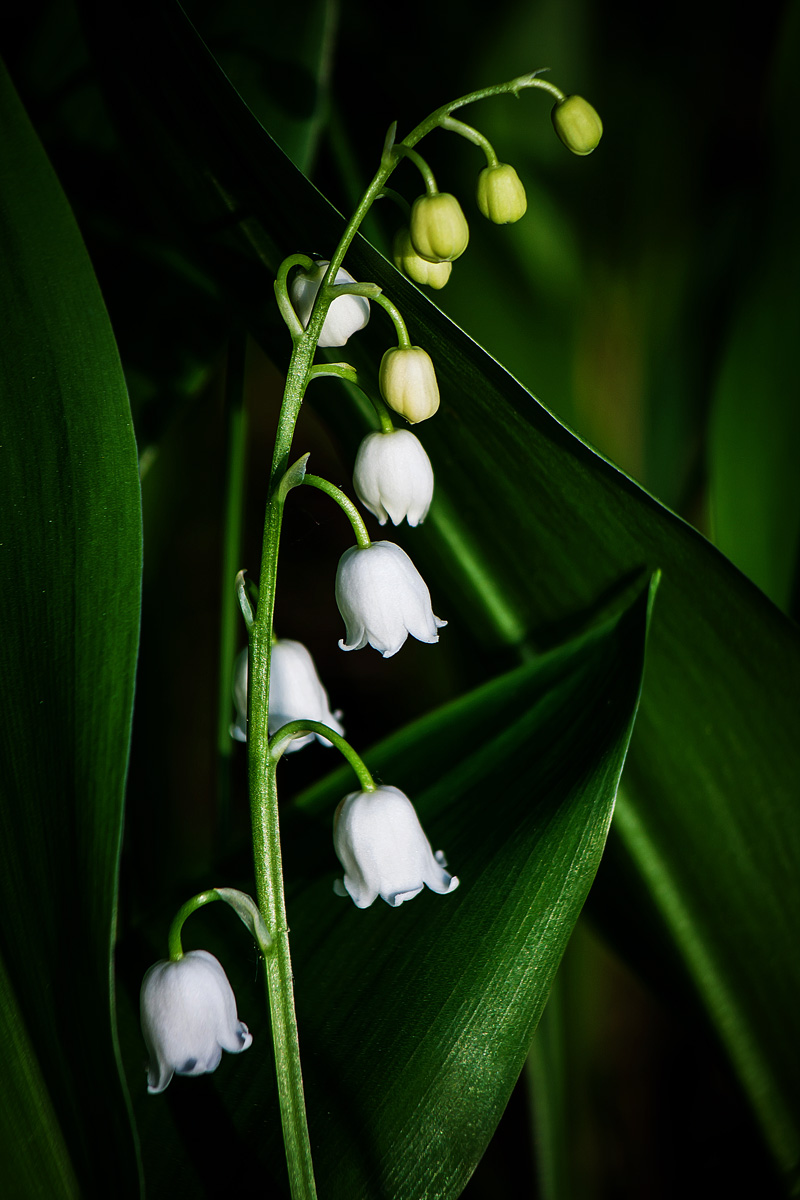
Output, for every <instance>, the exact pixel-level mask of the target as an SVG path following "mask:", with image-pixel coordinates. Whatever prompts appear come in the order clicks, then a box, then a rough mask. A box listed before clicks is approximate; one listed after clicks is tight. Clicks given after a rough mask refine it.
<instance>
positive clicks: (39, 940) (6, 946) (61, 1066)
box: [0, 73, 141, 1195]
mask: <svg viewBox="0 0 800 1200" xmlns="http://www.w3.org/2000/svg"><path fill="white" fill-rule="evenodd" d="M0 140H1V141H2V144H3V158H2V176H1V177H0V206H2V207H0V258H1V259H2V261H3V270H2V272H1V273H0V317H1V318H2V327H3V340H2V357H1V358H0V394H1V395H2V414H3V439H2V441H3V446H2V452H1V454H2V458H1V459H0V512H2V514H3V526H4V528H3V537H2V547H1V548H0V608H2V612H3V636H2V638H0V706H2V712H1V715H0V739H2V746H1V747H0V907H2V912H3V922H2V939H1V941H0V947H1V948H2V956H3V959H4V962H5V969H6V972H7V978H8V983H9V989H13V997H14V1002H15V1004H16V1006H17V1011H18V1015H19V1017H20V1019H21V1020H22V1021H24V1026H25V1028H26V1029H27V1031H28V1037H29V1039H30V1052H31V1054H32V1055H33V1056H34V1058H35V1061H36V1062H37V1063H38V1066H39V1070H40V1072H41V1087H43V1088H44V1089H45V1091H46V1093H47V1094H48V1095H49V1100H50V1103H51V1105H52V1112H51V1114H50V1115H48V1117H47V1120H48V1121H49V1122H50V1125H49V1126H48V1127H49V1128H52V1129H53V1130H54V1132H53V1144H52V1156H53V1160H54V1161H60V1159H61V1157H62V1151H63V1147H62V1146H61V1145H60V1139H59V1137H58V1136H56V1132H55V1130H56V1126H55V1125H54V1124H52V1122H57V1123H58V1125H59V1126H60V1128H61V1131H62V1135H63V1140H64V1142H65V1143H66V1146H67V1148H68V1152H69V1155H70V1158H71V1161H72V1166H73V1169H74V1171H75V1174H76V1176H77V1178H78V1180H79V1181H80V1185H81V1188H82V1190H84V1189H85V1190H87V1191H89V1190H91V1189H92V1184H94V1186H96V1187H97V1188H98V1189H100V1190H102V1188H101V1181H105V1182H106V1184H107V1181H108V1180H109V1179H111V1178H117V1180H118V1182H117V1184H116V1185H115V1190H116V1192H117V1193H118V1194H120V1195H124V1194H131V1193H133V1192H135V1191H136V1190H137V1174H138V1172H137V1167H136V1155H135V1150H134V1143H133V1140H132V1137H131V1130H130V1124H129V1120H128V1116H127V1109H126V1101H125V1096H124V1092H123V1089H122V1085H121V1083H120V1077H119V1072H118V1067H117V1062H116V1057H115V1055H116V1049H115V1047H116V1035H115V1026H114V1016H113V1010H112V1003H111V1002H112V986H111V975H110V967H111V954H112V948H113V939H114V931H115V922H116V895H117V870H118V859H119V849H120V839H121V832H122V811H123V790H124V781H125V771H126V766H127V755H128V743H129V738H130V723H131V710H132V701H133V683H134V671H135V662H136V652H137V644H138V630H139V595H140V580H141V515H140V498H139V487H138V470H137V462H136V448H135V444H134V439H133V432H132V427H131V421H130V412H129V409H128V403H127V395H126V391H125V384H124V380H123V377H122V371H121V368H120V364H119V358H118V356H117V352H116V346H115V344H114V339H113V336H112V334H111V328H110V325H109V323H108V318H107V316H106V313H105V309H104V308H103V303H102V300H101V297H100V293H99V290H98V287H97V283H96V280H95V278H94V275H93V273H92V269H91V265H90V263H89V260H88V257H87V256H86V251H85V249H84V246H83V242H82V241H81V238H80V234H79V233H78V230H77V228H76V226H75V223H74V220H73V218H72V214H71V212H70V210H69V207H68V205H67V202H66V200H65V198H64V196H63V193H62V192H61V189H60V187H59V185H58V182H57V180H56V178H55V176H54V174H53V172H52V170H51V168H50V166H49V164H48V162H47V160H46V158H45V156H44V153H43V152H42V149H41V147H40V146H39V143H38V141H37V139H36V136H35V134H34V132H33V130H32V128H31V126H30V125H29V123H28V120H27V117H26V116H25V113H24V112H23V110H22V108H21V106H20V104H19V101H18V99H17V97H16V95H15V94H14V91H13V88H12V86H11V84H10V82H9V80H8V78H7V76H6V75H5V73H3V74H2V77H1V78H0ZM31 1087H32V1092H31V1103H32V1104H33V1103H36V1099H35V1097H36V1094H37V1091H36V1089H37V1088H38V1087H39V1084H38V1083H36V1081H34V1082H33V1083H32V1085H31ZM16 1104H17V1101H16V1100H15V1097H14V1092H13V1091H12V1090H8V1091H4V1094H3V1100H2V1121H3V1126H4V1127H5V1129H6V1130H9V1129H10V1130H13V1128H14V1122H15V1120H16V1116H17V1112H16ZM44 1129H45V1126H42V1127H40V1133H42V1136H45V1134H44V1132H43V1130H44ZM6 1161H7V1160H6ZM49 1167H50V1164H48V1161H47V1159H46V1158H44V1157H43V1158H42V1160H41V1171H42V1174H41V1182H42V1188H45V1189H46V1186H47V1180H48V1179H49V1178H50V1176H49ZM30 1169H31V1171H32V1172H33V1173H35V1172H36V1170H37V1163H36V1162H32V1163H31V1166H30ZM42 1194H43V1193H42Z"/></svg>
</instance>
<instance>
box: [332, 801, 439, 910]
mask: <svg viewBox="0 0 800 1200" xmlns="http://www.w3.org/2000/svg"><path fill="white" fill-rule="evenodd" d="M333 845H334V848H335V850H336V856H337V858H338V859H339V861H340V862H341V864H342V866H343V867H344V872H345V874H344V887H345V890H346V891H347V893H348V895H349V896H350V897H351V899H352V900H353V901H354V902H355V903H356V904H357V905H358V907H359V908H369V906H370V904H372V902H373V900H375V899H376V898H377V897H378V896H381V897H382V899H384V900H385V901H386V903H387V904H391V906H392V907H393V908H397V906H398V905H399V904H402V903H403V901H404V900H413V898H414V896H417V895H418V894H419V893H420V892H421V891H422V889H423V887H424V886H425V885H426V884H427V886H428V887H429V888H430V889H431V891H433V892H438V893H439V894H440V895H447V894H448V893H449V892H454V891H455V889H456V888H457V887H458V879H457V878H456V877H455V876H454V875H450V874H449V872H448V871H447V870H445V868H446V866H447V863H446V861H445V857H444V854H443V853H442V851H441V850H437V851H436V853H435V854H434V852H433V850H432V849H431V844H430V842H429V841H428V839H427V838H426V836H425V833H424V831H423V828H422V826H421V825H420V823H419V817H418V816H417V814H416V811H415V809H414V805H413V804H412V803H411V801H410V800H409V798H408V796H406V795H405V793H404V792H401V791H400V789H399V788H396V787H379V788H376V789H375V791H374V792H351V793H350V795H349V796H345V798H344V800H342V802H341V804H340V805H339V807H338V808H337V810H336V815H335V816H334V819H333Z"/></svg>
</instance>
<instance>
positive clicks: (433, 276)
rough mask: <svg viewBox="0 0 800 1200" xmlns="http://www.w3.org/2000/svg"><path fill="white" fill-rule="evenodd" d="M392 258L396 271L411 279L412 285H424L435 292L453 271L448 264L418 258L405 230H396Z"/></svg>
mask: <svg viewBox="0 0 800 1200" xmlns="http://www.w3.org/2000/svg"><path fill="white" fill-rule="evenodd" d="M392 257H393V258H394V265H395V266H396V267H397V269H398V271H402V272H403V274H405V275H407V276H408V278H409V279H413V280H414V283H425V284H427V285H428V287H432V288H436V289H437V291H438V290H439V288H443V287H444V285H445V284H446V283H447V281H448V279H449V278H450V272H451V271H452V269H453V267H452V264H451V263H449V262H438V263H432V262H428V260H427V259H425V258H420V256H419V255H418V254H417V252H416V250H415V249H414V243H413V242H412V241H411V234H410V233H409V232H408V230H407V229H398V231H397V233H396V234H395V238H394V247H393V250H392Z"/></svg>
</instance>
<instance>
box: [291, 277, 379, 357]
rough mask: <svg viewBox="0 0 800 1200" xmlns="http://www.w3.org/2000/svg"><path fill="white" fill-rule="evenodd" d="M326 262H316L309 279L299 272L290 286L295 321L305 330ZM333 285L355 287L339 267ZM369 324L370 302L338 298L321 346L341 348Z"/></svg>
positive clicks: (323, 327) (321, 338)
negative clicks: (343, 284)
mask: <svg viewBox="0 0 800 1200" xmlns="http://www.w3.org/2000/svg"><path fill="white" fill-rule="evenodd" d="M329 266H330V263H329V262H318V263H317V264H316V266H315V267H314V270H313V271H310V272H309V274H308V275H306V274H304V273H303V272H302V271H301V272H299V273H298V274H297V275H295V277H294V279H293V280H292V282H291V284H290V286H289V297H290V299H291V301H292V305H293V307H294V311H295V312H296V313H297V319H298V320H299V322H300V324H301V325H302V326H303V328H304V329H305V328H306V327H307V325H308V322H309V321H310V319H311V310H312V308H313V307H314V301H315V300H316V298H317V292H318V291H319V289H320V288H321V287H322V281H323V279H324V278H325V273H326V272H327V270H328V267H329ZM336 283H355V279H354V278H353V276H352V275H351V274H350V273H349V271H345V269H344V267H340V268H339V270H338V271H337V272H336ZM368 320H369V300H367V298H366V296H337V298H336V299H335V300H334V301H333V303H332V304H331V306H330V308H329V309H328V315H327V316H326V318H325V321H324V323H323V326H322V332H321V333H320V335H319V343H318V344H319V345H320V346H323V347H325V346H344V344H345V343H346V342H347V339H348V338H349V337H350V335H351V334H353V333H357V332H358V330H359V329H363V328H364V326H365V325H366V323H367V321H368Z"/></svg>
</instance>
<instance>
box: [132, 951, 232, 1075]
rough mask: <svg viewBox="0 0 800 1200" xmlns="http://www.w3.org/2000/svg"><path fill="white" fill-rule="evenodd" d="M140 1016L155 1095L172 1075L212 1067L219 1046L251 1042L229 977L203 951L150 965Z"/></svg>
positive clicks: (226, 1047) (202, 1071) (229, 1047)
mask: <svg viewBox="0 0 800 1200" xmlns="http://www.w3.org/2000/svg"><path fill="white" fill-rule="evenodd" d="M141 1020H142V1033H143V1034H144V1040H145V1043H146V1044H147V1051H148V1054H149V1055H150V1064H149V1067H148V1071H147V1090H148V1092H153V1093H155V1092H163V1091H164V1088H165V1087H166V1086H167V1084H168V1083H169V1081H170V1080H171V1079H172V1076H173V1075H174V1074H177V1075H204V1074H205V1073H206V1072H207V1071H215V1070H216V1069H217V1067H218V1066H219V1060H220V1059H221V1057H222V1051H223V1050H227V1051H228V1052H229V1053H230V1054H239V1053H241V1051H242V1050H246V1049H247V1048H248V1046H250V1045H251V1044H252V1041H253V1035H252V1034H251V1033H250V1031H249V1029H248V1028H247V1026H246V1025H245V1024H244V1022H243V1021H240V1020H239V1018H238V1016H237V1014H236V997H235V996H234V994H233V989H232V988H231V985H230V984H229V983H228V977H227V975H226V974H225V972H224V971H223V969H222V967H221V965H220V963H219V962H218V960H217V959H216V958H214V955H213V954H209V953H208V951H207V950H190V951H189V952H188V954H184V955H183V957H182V958H179V959H178V960H177V962H157V963H155V964H154V966H152V967H150V969H149V971H147V973H146V974H145V977H144V979H143V980H142V991H141Z"/></svg>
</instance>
